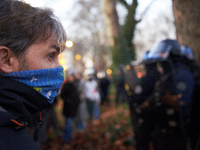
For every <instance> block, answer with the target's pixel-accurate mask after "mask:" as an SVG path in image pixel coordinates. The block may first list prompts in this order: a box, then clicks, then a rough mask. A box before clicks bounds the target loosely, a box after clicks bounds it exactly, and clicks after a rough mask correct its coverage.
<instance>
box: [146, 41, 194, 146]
mask: <svg viewBox="0 0 200 150" xmlns="http://www.w3.org/2000/svg"><path fill="white" fill-rule="evenodd" d="M148 57H149V58H151V59H157V60H158V61H159V64H160V67H161V72H162V77H161V79H160V81H159V82H158V83H157V86H156V87H155V92H154V94H155V95H156V97H155V98H156V101H155V108H156V109H155V111H156V113H155V114H156V118H157V119H156V128H155V132H154V133H155V134H154V146H155V147H154V149H155V150H184V149H186V143H187V126H188V120H189V114H190V113H189V112H190V103H191V95H192V92H193V89H194V78H193V75H192V73H191V71H190V70H189V68H188V67H187V66H186V65H184V63H183V59H182V56H181V50H180V45H179V44H178V42H177V41H176V40H171V39H166V40H163V41H161V42H159V43H158V44H156V45H155V46H153V48H152V49H151V50H150V52H149V54H148Z"/></svg>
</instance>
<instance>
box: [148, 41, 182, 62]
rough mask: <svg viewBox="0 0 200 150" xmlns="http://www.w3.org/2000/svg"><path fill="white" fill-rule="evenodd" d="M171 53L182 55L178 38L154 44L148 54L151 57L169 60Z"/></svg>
mask: <svg viewBox="0 0 200 150" xmlns="http://www.w3.org/2000/svg"><path fill="white" fill-rule="evenodd" d="M170 55H172V56H181V50H180V45H179V44H178V42H177V41H176V40H171V39H166V40H163V41H161V42H159V43H156V44H154V46H153V47H152V49H151V50H150V52H149V54H148V58H149V59H157V60H161V61H162V60H167V59H168V58H169V57H170Z"/></svg>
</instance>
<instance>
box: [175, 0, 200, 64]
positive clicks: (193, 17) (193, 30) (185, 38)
mask: <svg viewBox="0 0 200 150" xmlns="http://www.w3.org/2000/svg"><path fill="white" fill-rule="evenodd" d="M173 12H174V17H175V26H176V30H177V31H176V32H177V33H176V34H177V40H178V41H179V43H180V44H181V45H187V46H189V47H191V48H192V49H193V52H194V56H195V59H196V62H197V64H198V65H200V0H173Z"/></svg>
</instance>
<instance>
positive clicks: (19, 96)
mask: <svg viewBox="0 0 200 150" xmlns="http://www.w3.org/2000/svg"><path fill="white" fill-rule="evenodd" d="M49 105H50V104H49V103H48V101H47V100H46V98H45V97H43V96H42V95H41V94H39V93H38V92H37V91H35V90H34V89H32V88H31V87H29V86H27V85H25V84H23V83H20V82H18V81H15V80H11V79H7V78H3V77H0V106H1V108H3V109H2V110H4V113H5V111H7V112H8V113H9V114H11V115H12V116H15V117H16V118H18V119H19V120H21V121H23V122H26V121H28V120H29V119H30V117H31V116H32V115H33V114H35V113H37V112H38V111H42V110H44V109H45V108H47V107H48V106H49ZM1 112H3V111H1Z"/></svg>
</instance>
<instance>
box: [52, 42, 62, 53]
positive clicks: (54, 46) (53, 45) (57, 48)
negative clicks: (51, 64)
mask: <svg viewBox="0 0 200 150" xmlns="http://www.w3.org/2000/svg"><path fill="white" fill-rule="evenodd" d="M51 48H54V49H56V51H57V52H58V53H60V47H59V46H57V45H55V44H52V45H51Z"/></svg>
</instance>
